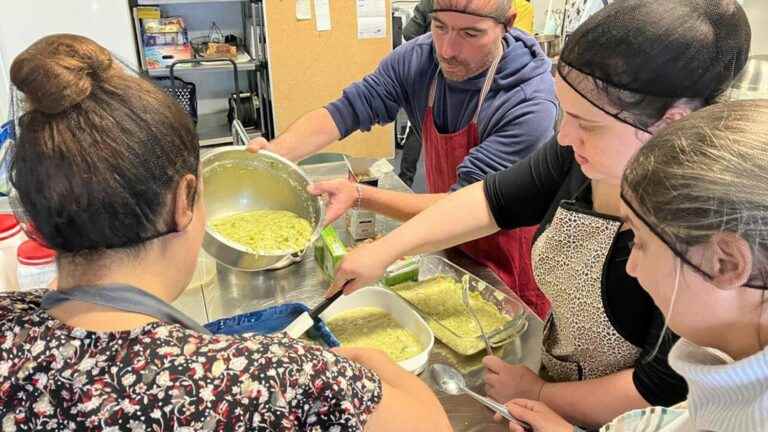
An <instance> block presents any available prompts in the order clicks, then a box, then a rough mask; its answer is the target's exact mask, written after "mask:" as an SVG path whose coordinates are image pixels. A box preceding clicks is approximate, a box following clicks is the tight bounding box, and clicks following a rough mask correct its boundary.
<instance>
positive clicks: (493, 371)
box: [483, 356, 545, 403]
mask: <svg viewBox="0 0 768 432" xmlns="http://www.w3.org/2000/svg"><path fill="white" fill-rule="evenodd" d="M483 366H485V370H484V371H483V381H485V394H487V395H488V396H490V397H492V398H494V399H496V400H497V401H499V402H501V403H506V402H507V401H509V400H512V399H517V398H525V399H531V400H538V399H539V394H540V393H541V389H542V388H543V387H544V384H545V382H544V380H543V379H541V378H539V376H538V375H536V374H535V373H534V372H533V371H531V370H530V369H528V367H527V366H523V365H514V364H510V363H507V362H505V361H504V360H502V359H500V358H498V357H496V356H486V357H485V358H483Z"/></svg>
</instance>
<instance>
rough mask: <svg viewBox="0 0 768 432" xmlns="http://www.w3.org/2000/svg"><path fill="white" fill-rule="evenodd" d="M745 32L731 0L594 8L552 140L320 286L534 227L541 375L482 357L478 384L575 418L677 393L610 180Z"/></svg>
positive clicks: (358, 253) (700, 91) (745, 47)
mask: <svg viewBox="0 0 768 432" xmlns="http://www.w3.org/2000/svg"><path fill="white" fill-rule="evenodd" d="M750 39H751V34H750V28H749V23H748V21H747V18H746V15H745V13H744V11H743V9H742V8H741V7H740V6H739V4H738V3H737V2H736V0H669V1H663V2H661V1H652V2H651V1H647V0H621V1H616V2H615V3H612V4H611V5H608V6H607V7H605V8H604V9H603V10H601V11H600V12H598V13H597V14H595V15H593V16H592V17H590V18H589V19H588V20H587V21H586V22H585V23H584V24H583V25H582V26H581V27H579V29H578V30H577V31H576V32H575V33H574V34H573V35H571V37H570V38H569V40H568V41H567V43H566V45H565V47H564V50H563V53H562V56H561V58H560V63H559V65H558V77H557V92H558V97H559V99H560V103H561V106H562V110H563V122H562V125H561V127H560V130H559V134H558V136H557V137H556V139H555V140H553V141H552V142H550V143H548V144H546V145H544V146H542V147H541V148H540V149H539V150H538V151H537V153H535V154H533V155H532V156H531V157H529V158H528V159H526V160H524V161H522V162H520V163H518V164H517V165H516V166H514V167H512V168H510V169H509V170H507V171H504V172H501V173H498V174H495V175H490V176H488V177H487V178H486V179H485V181H484V182H482V183H479V184H476V185H473V186H470V187H467V188H466V189H463V190H461V191H459V192H456V193H454V194H452V195H451V196H450V197H449V198H446V199H444V200H443V201H441V202H439V203H437V204H436V205H434V206H433V207H432V208H430V209H428V210H427V211H425V212H423V213H421V214H419V215H418V216H416V217H414V218H413V219H411V220H410V221H409V222H408V223H406V224H404V225H402V226H401V227H400V228H399V229H397V230H396V231H394V232H392V233H391V234H390V235H388V236H386V237H384V238H382V239H380V240H378V241H377V242H374V243H372V244H369V245H365V246H362V247H360V248H357V249H355V250H354V251H352V252H351V253H350V254H349V255H347V257H346V259H345V260H344V262H343V263H342V264H341V266H340V268H339V270H338V274H337V276H336V281H335V283H334V287H341V286H344V284H345V283H347V282H349V283H348V284H347V285H346V287H345V290H346V291H353V290H355V289H357V288H358V287H361V286H365V285H366V284H367V283H369V282H371V281H373V280H376V279H378V277H380V275H381V274H382V273H383V271H384V269H385V268H386V267H387V266H388V265H389V264H390V263H391V262H393V261H394V260H395V259H397V258H398V257H400V256H403V255H410V254H414V253H424V252H429V251H434V250H439V249H443V248H447V247H450V246H453V245H456V244H460V243H463V242H466V241H469V240H472V239H475V238H478V237H482V236H486V235H489V234H491V233H494V232H496V231H498V230H499V229H512V228H516V227H522V226H530V225H536V224H539V225H540V228H539V231H538V233H537V236H536V238H535V242H534V245H533V254H532V255H533V256H532V257H533V267H534V274H535V277H536V281H537V283H538V284H539V286H540V287H541V289H542V291H543V292H544V293H545V294H546V295H547V297H548V298H549V300H550V302H551V304H552V314H551V316H550V318H549V320H548V322H547V326H546V328H545V335H544V341H543V350H542V353H543V359H542V363H543V365H542V373H541V375H542V377H543V378H540V377H539V376H537V374H535V373H534V372H533V371H531V370H529V369H528V368H526V367H525V366H519V365H511V364H506V363H504V362H503V361H502V360H500V359H498V358H496V357H487V358H485V359H484V364H485V366H486V371H485V383H486V391H487V392H488V393H489V394H490V395H491V396H493V397H494V398H496V399H497V400H499V401H501V402H506V401H508V400H510V399H514V398H525V399H532V400H539V401H543V402H545V403H546V404H547V405H549V406H550V407H552V408H553V409H554V410H555V411H557V412H558V413H560V414H561V415H562V416H564V417H566V418H567V419H568V420H570V421H572V422H574V423H577V424H581V425H586V426H594V425H599V424H602V423H605V422H607V421H609V420H611V419H612V418H614V417H615V416H617V415H619V414H620V413H622V412H625V411H627V410H629V409H632V408H641V407H645V406H648V405H671V404H674V403H677V402H679V401H681V400H682V399H683V398H684V397H685V396H686V391H687V390H686V386H685V383H684V382H683V380H682V379H681V377H680V376H678V375H677V374H676V373H674V372H673V371H672V370H671V369H670V367H669V365H668V364H667V360H666V357H667V353H668V351H669V349H670V347H671V345H672V343H673V342H674V340H675V339H676V337H675V336H673V335H669V336H667V337H663V336H662V333H663V331H662V328H663V317H662V314H661V312H660V311H659V310H658V308H656V306H655V305H654V304H653V301H652V300H651V298H650V297H649V296H648V295H647V293H645V292H644V291H643V290H642V288H641V287H640V285H639V284H638V282H637V280H636V279H635V278H633V277H631V276H630V275H628V274H627V273H626V270H625V265H626V260H627V257H628V256H629V251H630V244H631V242H632V239H633V234H632V232H631V231H629V230H628V229H627V227H626V226H624V225H623V224H622V222H621V220H620V219H619V218H618V215H619V202H620V200H619V183H620V179H621V174H622V172H623V170H624V167H625V166H626V164H627V162H628V161H629V159H630V158H631V157H632V155H633V154H634V153H635V152H636V151H637V150H638V149H639V148H640V147H641V146H642V145H643V144H644V143H645V142H646V141H648V140H649V139H650V138H651V137H652V136H653V135H654V134H655V133H656V132H657V131H659V130H660V129H662V128H663V127H664V126H666V125H667V124H669V123H670V122H673V121H675V120H677V119H680V118H682V117H684V116H686V115H687V114H689V113H690V112H691V111H694V110H696V109H699V108H702V107H704V106H707V105H710V104H713V103H714V102H715V101H716V100H717V99H718V98H719V97H720V96H721V95H722V93H723V92H724V91H725V90H726V89H727V88H728V85H729V83H730V82H731V81H732V79H733V78H734V77H735V76H736V75H737V74H738V73H739V71H740V70H741V69H742V68H743V66H744V64H745V62H746V59H747V57H748V54H749V45H750ZM545 380H546V381H545Z"/></svg>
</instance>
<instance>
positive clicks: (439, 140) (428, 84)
mask: <svg viewBox="0 0 768 432" xmlns="http://www.w3.org/2000/svg"><path fill="white" fill-rule="evenodd" d="M510 6H511V1H510V0H436V1H435V4H434V10H433V12H432V14H431V18H432V23H431V30H432V32H431V33H427V34H425V35H423V36H420V37H418V38H415V39H412V40H411V41H409V42H407V43H405V44H404V45H402V46H400V47H398V48H397V49H396V50H395V51H393V52H392V53H391V54H390V55H388V56H387V57H386V58H384V60H383V61H382V62H381V63H380V64H379V67H378V68H377V69H376V71H375V72H374V73H372V74H370V75H368V76H366V77H365V78H363V79H362V80H361V81H359V82H356V83H354V84H352V85H350V86H349V87H347V88H346V89H345V90H344V92H343V95H342V97H341V98H339V99H338V100H336V101H334V102H331V103H330V104H328V105H327V106H325V107H324V108H320V109H318V110H315V111H312V112H310V113H308V114H306V115H305V116H303V117H302V118H301V119H299V120H298V121H297V122H296V123H295V124H293V125H292V126H291V127H290V128H289V129H288V130H287V131H286V132H284V133H283V134H282V135H280V136H279V137H277V138H276V139H274V140H273V141H271V142H269V143H267V142H266V141H263V140H256V141H254V142H252V143H251V146H250V147H251V150H254V149H258V148H267V149H269V150H271V151H274V152H276V153H278V154H281V155H283V156H285V157H287V158H288V159H292V160H299V159H302V158H303V157H305V156H307V155H309V154H312V153H315V152H317V151H319V150H320V149H322V148H323V147H325V146H327V145H329V144H331V143H332V142H334V141H336V140H338V139H340V138H344V137H346V136H348V135H350V134H351V133H353V132H355V131H357V130H362V131H368V130H370V129H371V127H372V126H373V125H375V124H386V123H389V122H392V121H394V120H395V117H396V115H397V112H398V110H399V109H400V108H403V109H404V110H405V111H406V113H407V114H408V117H409V120H410V122H411V124H412V126H413V127H414V128H415V129H416V131H417V132H418V133H419V135H420V136H421V139H422V143H423V148H424V151H425V168H426V177H427V188H428V191H429V193H427V194H405V193H398V192H392V191H387V190H383V189H377V188H368V187H360V186H358V185H356V184H353V183H350V182H348V181H345V180H337V181H330V182H323V183H318V184H316V185H315V186H314V188H313V190H312V192H313V193H316V194H327V195H329V198H330V204H329V208H328V210H327V212H326V214H327V219H326V222H331V221H333V220H335V219H336V218H338V217H339V216H341V215H342V214H343V213H344V212H345V211H346V210H347V209H349V208H351V207H352V206H354V205H358V206H362V207H364V208H368V209H371V210H373V211H376V212H378V213H382V214H384V215H386V216H389V217H393V218H397V219H401V220H405V219H408V218H410V217H412V216H414V215H416V214H417V213H419V212H420V211H422V210H424V209H425V208H427V207H428V206H429V205H431V204H432V203H434V202H435V201H437V200H438V199H440V198H441V197H442V196H443V195H444V194H446V193H448V192H451V191H453V190H456V189H458V188H461V187H463V186H466V185H468V184H471V183H474V182H476V181H478V180H481V179H483V178H484V177H485V176H486V175H488V174H491V173H494V172H497V171H501V170H503V169H505V168H507V167H509V166H510V165H512V164H514V163H515V162H517V161H519V160H521V159H523V158H525V157H527V156H528V155H529V154H531V153H532V152H533V151H534V150H535V149H536V148H537V147H538V146H539V145H540V144H543V143H545V142H547V141H548V140H549V139H550V138H551V136H552V134H553V132H554V123H555V119H556V116H557V102H556V99H555V89H554V80H553V78H552V76H551V75H550V69H551V64H550V62H549V60H548V59H547V57H546V56H545V55H544V53H543V52H542V51H541V49H540V48H539V45H538V44H537V42H536V41H535V40H534V39H533V38H532V37H531V36H529V35H527V34H526V33H525V32H523V31H520V30H517V29H513V28H512V24H513V22H514V19H515V12H514V9H512V8H511V7H510ZM532 234H533V231H532V230H530V229H524V230H516V231H512V232H506V233H504V234H501V235H496V236H492V237H490V238H486V239H482V240H479V241H476V242H472V243H470V244H467V245H464V247H463V249H464V250H465V252H467V253H468V254H469V255H470V256H472V257H474V258H475V259H477V260H479V261H480V262H481V263H484V264H486V265H488V266H489V267H491V268H492V269H493V270H494V271H495V272H496V273H497V274H498V275H499V276H500V277H501V279H502V280H503V281H504V282H505V283H506V284H507V285H508V286H509V287H510V288H512V289H513V290H514V291H515V292H517V293H518V294H519V295H520V296H521V298H523V300H524V301H526V302H527V303H528V304H529V305H530V306H531V307H533V308H534V310H536V311H537V312H539V313H540V314H543V313H544V312H545V311H546V308H547V306H546V304H547V302H546V299H545V298H544V297H543V295H542V294H541V293H540V292H539V290H538V288H537V287H536V284H535V282H534V281H533V277H532V275H531V270H530V243H531V238H532Z"/></svg>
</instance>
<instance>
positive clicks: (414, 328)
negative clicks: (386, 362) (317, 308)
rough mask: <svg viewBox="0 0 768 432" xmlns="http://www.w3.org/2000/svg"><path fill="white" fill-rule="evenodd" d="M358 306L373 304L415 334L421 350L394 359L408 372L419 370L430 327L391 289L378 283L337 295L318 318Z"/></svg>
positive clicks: (429, 348)
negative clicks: (411, 354) (411, 355)
mask: <svg viewBox="0 0 768 432" xmlns="http://www.w3.org/2000/svg"><path fill="white" fill-rule="evenodd" d="M360 307H376V308H379V309H382V310H384V311H385V312H387V313H389V314H390V315H391V316H392V318H394V319H395V321H397V322H398V323H399V324H400V325H401V326H403V328H405V329H406V330H408V331H410V332H411V333H413V335H414V336H416V338H417V339H418V340H419V343H421V346H423V347H424V350H423V351H421V352H420V353H419V354H417V355H415V356H413V357H411V358H409V359H406V360H403V361H401V362H398V364H399V365H400V367H402V368H403V369H405V370H407V371H408V372H411V373H414V374H419V373H421V372H422V371H423V370H424V368H425V367H426V366H427V361H428V360H429V354H430V353H431V352H432V347H433V346H434V345H435V335H434V334H432V330H431V329H430V328H429V326H428V325H427V323H426V322H424V320H423V319H422V318H421V317H420V316H419V314H417V313H416V312H414V311H413V309H411V307H410V306H408V304H407V303H406V302H405V301H404V300H403V299H401V298H400V297H398V296H397V295H396V294H394V293H392V292H391V291H389V290H387V289H384V288H379V287H368V288H363V289H361V290H358V291H355V292H354V293H353V294H350V295H347V296H341V297H340V298H339V299H338V300H336V301H335V302H333V304H332V305H330V306H329V307H328V309H326V310H325V312H323V313H322V314H320V318H322V319H323V320H325V321H328V319H330V318H332V317H333V316H334V315H336V314H339V313H341V312H344V311H346V310H349V309H355V308H360Z"/></svg>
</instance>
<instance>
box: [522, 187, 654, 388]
mask: <svg viewBox="0 0 768 432" xmlns="http://www.w3.org/2000/svg"><path fill="white" fill-rule="evenodd" d="M621 224H622V222H621V221H620V220H619V219H617V218H614V217H611V216H606V215H601V214H598V213H594V212H589V211H585V210H584V209H580V208H578V207H577V205H576V203H575V202H574V201H563V202H562V203H561V204H560V207H559V208H558V209H557V211H556V213H555V216H554V218H553V219H552V222H551V223H550V225H549V226H548V227H547V229H546V230H545V231H544V232H543V233H542V234H541V235H540V236H539V238H538V239H537V240H536V242H535V243H534V246H533V252H532V254H533V273H534V276H535V277H536V282H537V283H538V284H539V287H541V290H542V291H543V292H544V294H546V296H547V297H548V298H549V300H550V302H551V304H552V313H551V315H550V317H549V320H548V321H547V324H546V326H545V328H544V346H543V349H542V368H543V370H542V373H543V374H544V375H545V376H547V377H548V378H549V379H552V380H554V381H556V382H563V381H578V380H585V379H592V378H599V377H602V376H606V375H610V374H612V373H615V372H618V371H620V370H623V369H627V368H630V367H632V366H633V365H634V363H635V361H636V360H637V358H638V357H639V355H640V348H638V347H636V346H635V345H633V344H631V343H630V342H629V341H627V340H626V339H624V338H623V337H622V336H621V335H620V334H619V333H618V332H617V331H616V329H615V328H614V327H613V325H612V324H611V322H610V320H609V319H608V316H607V315H606V313H605V306H604V302H603V296H602V289H601V288H602V284H603V273H604V271H605V266H606V258H607V257H608V256H609V255H610V253H611V250H612V249H613V243H614V241H615V239H616V236H617V234H618V233H619V229H620V228H621Z"/></svg>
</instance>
